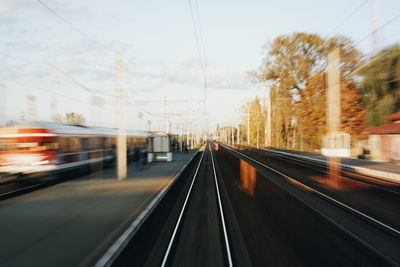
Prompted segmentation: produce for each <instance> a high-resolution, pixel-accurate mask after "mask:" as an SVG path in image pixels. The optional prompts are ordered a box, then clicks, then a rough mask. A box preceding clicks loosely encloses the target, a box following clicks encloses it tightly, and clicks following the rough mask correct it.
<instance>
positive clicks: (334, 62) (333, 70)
mask: <svg viewBox="0 0 400 267" xmlns="http://www.w3.org/2000/svg"><path fill="white" fill-rule="evenodd" d="M339 64H340V48H335V49H334V50H332V51H331V52H329V54H328V98H327V102H328V103H327V109H328V110H327V111H328V112H327V113H328V114H327V117H328V148H329V149H330V150H331V151H332V150H334V149H336V145H337V144H336V142H335V141H336V140H335V134H336V133H337V132H338V131H339V129H340V128H339V126H340V72H339ZM328 161H329V164H328V165H329V182H330V183H331V185H332V186H333V187H336V188H337V187H338V179H339V177H338V175H339V174H340V157H338V156H330V157H328Z"/></svg>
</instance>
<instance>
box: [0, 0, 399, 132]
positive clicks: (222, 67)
mask: <svg viewBox="0 0 400 267" xmlns="http://www.w3.org/2000/svg"><path fill="white" fill-rule="evenodd" d="M41 2H42V3H43V4H42V3H41ZM41 2H40V1H38V0H1V1H0V36H1V41H0V60H1V64H0V124H4V123H5V122H7V121H10V120H18V119H20V118H21V116H25V117H27V116H28V115H29V114H31V113H32V110H34V111H35V112H34V113H35V119H36V120H42V121H50V120H51V119H52V116H53V115H54V114H56V113H58V114H61V115H62V116H64V114H65V113H67V112H77V113H80V114H82V115H83V116H84V117H85V118H86V124H87V125H98V126H106V127H117V116H118V115H117V97H116V95H117V74H116V64H117V55H118V53H121V54H122V59H123V66H124V75H123V76H122V81H123V88H124V89H125V94H126V100H127V105H126V114H127V115H126V118H127V122H126V123H127V128H128V129H135V130H148V129H149V128H150V129H151V130H164V129H165V119H164V112H165V108H166V106H167V109H168V113H169V115H168V121H169V126H170V130H171V131H172V132H175V133H176V132H177V131H178V129H179V125H180V118H181V117H182V124H183V128H188V127H193V128H197V129H199V130H201V131H207V129H208V131H213V130H214V129H215V127H216V125H217V123H219V124H220V125H232V124H237V123H239V118H240V116H241V115H240V110H241V106H242V105H243V104H245V103H246V102H247V101H249V100H251V99H254V97H255V96H259V97H260V98H261V99H263V97H264V96H265V94H266V92H267V89H268V88H265V86H261V85H257V84H254V83H252V82H251V80H250V79H249V77H248V74H247V73H248V72H249V71H254V70H257V68H258V67H259V65H260V64H261V61H262V51H263V47H264V46H265V44H267V43H268V42H270V41H272V40H274V39H275V38H276V37H278V36H280V35H283V34H291V33H293V32H308V33H317V34H319V35H321V36H322V37H325V36H327V35H328V34H329V36H333V35H335V34H341V35H345V36H346V37H349V38H350V39H352V40H353V41H354V42H356V43H357V42H358V41H359V40H362V39H363V38H364V37H366V36H368V35H369V34H371V32H372V30H373V29H374V26H373V25H376V26H375V28H377V27H379V26H381V25H383V24H385V23H386V22H388V21H389V20H391V19H392V18H394V17H395V16H397V15H399V14H400V2H399V1H397V0H369V1H368V0H367V1H365V0H347V1H315V0H314V1H312V0H307V1H289V0H281V1H267V0H257V1H256V0H254V1H249V0H247V1H245V0H240V1H239V0H230V1H227V0H221V1H215V0H197V1H196V0H191V1H189V0H170V1H161V0H160V1H155V0H146V1H144V0H136V1H132V0H114V1H107V0H86V1H81V0H80V1H78V0H68V1H67V0H63V1H61V0H41ZM46 6H47V7H49V8H50V9H51V10H49V9H48V8H47V7H46ZM357 9H358V10H357ZM355 10H357V12H355V13H353V12H354V11H355ZM374 10H375V11H374ZM53 12H55V13H53ZM191 14H193V19H192V15H191ZM350 15H351V16H350ZM349 16H350V17H349ZM346 18H348V19H347V20H346ZM193 21H194V22H193ZM200 33H201V36H200ZM196 35H197V40H198V42H196ZM377 40H378V46H379V48H383V47H385V46H388V45H391V44H394V43H398V42H399V41H400V19H396V20H394V21H393V22H391V23H389V24H388V25H386V26H385V27H383V28H382V29H381V30H379V31H378V32H377ZM197 43H198V44H199V45H197ZM199 47H200V51H201V52H200V53H199ZM357 48H358V49H359V50H360V51H362V52H363V53H364V54H366V55H369V54H370V53H371V51H372V38H371V37H369V38H366V39H365V40H363V41H362V42H360V43H359V44H358V45H357ZM203 51H204V52H203ZM203 55H204V56H203ZM202 65H203V66H204V65H205V66H206V67H205V68H204V67H203V68H202ZM202 69H203V70H205V71H204V72H203V71H202ZM204 73H206V74H205V75H206V77H207V90H206V105H205V107H204V102H203V99H204V75H203V74H204ZM32 96H33V97H34V100H28V99H32ZM166 97H167V103H168V104H167V105H165V103H166ZM29 110H31V111H29ZM204 111H206V114H205V113H204ZM180 114H182V115H181V116H180ZM149 122H150V123H149Z"/></svg>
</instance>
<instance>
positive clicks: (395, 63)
mask: <svg viewBox="0 0 400 267" xmlns="http://www.w3.org/2000/svg"><path fill="white" fill-rule="evenodd" d="M360 73H361V74H362V76H363V81H362V84H361V88H360V89H361V93H362V101H363V104H364V106H365V108H366V110H367V121H368V126H369V127H374V126H379V125H382V124H383V123H384V119H385V117H386V116H388V115H390V114H392V113H394V112H396V111H398V110H400V46H399V45H398V44H396V45H394V46H392V47H389V48H387V49H384V50H382V51H380V52H379V53H378V54H376V55H375V56H373V57H372V58H371V60H370V62H369V63H367V64H366V65H365V67H364V68H362V69H361V71H360Z"/></svg>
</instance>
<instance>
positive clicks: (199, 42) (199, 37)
mask: <svg viewBox="0 0 400 267" xmlns="http://www.w3.org/2000/svg"><path fill="white" fill-rule="evenodd" d="M189 7H190V15H191V18H192V23H193V31H194V36H195V40H196V47H197V51H198V54H199V58H200V65H201V71H202V74H203V80H204V107H203V109H204V113H205V112H206V109H205V108H206V97H207V57H206V53H205V46H204V38H203V34H202V28H201V21H200V15H199V8H198V3H197V0H196V6H195V7H196V14H197V22H198V24H199V29H198V28H197V25H196V20H195V14H194V13H193V7H192V2H191V0H189Z"/></svg>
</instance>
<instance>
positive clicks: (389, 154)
mask: <svg viewBox="0 0 400 267" xmlns="http://www.w3.org/2000/svg"><path fill="white" fill-rule="evenodd" d="M385 121H386V124H384V125H382V126H378V127H373V128H368V129H365V130H364V131H363V133H364V134H368V135H369V147H370V151H371V156H372V158H373V159H374V160H383V161H398V160H399V159H400V111H398V112H396V113H393V114H392V115H389V116H387V117H386V118H385Z"/></svg>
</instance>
